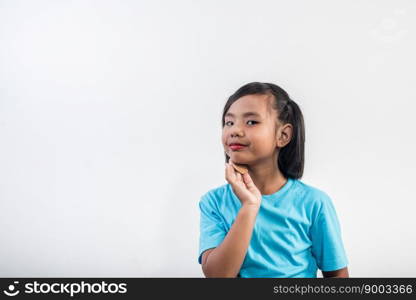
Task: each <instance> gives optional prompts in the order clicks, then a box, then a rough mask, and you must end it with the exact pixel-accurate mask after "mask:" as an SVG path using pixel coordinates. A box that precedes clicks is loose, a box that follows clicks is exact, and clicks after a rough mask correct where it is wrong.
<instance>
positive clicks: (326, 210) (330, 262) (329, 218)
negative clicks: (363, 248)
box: [311, 194, 348, 271]
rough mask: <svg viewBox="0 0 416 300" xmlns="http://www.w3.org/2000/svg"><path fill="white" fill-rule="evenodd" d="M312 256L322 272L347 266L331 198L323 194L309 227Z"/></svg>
mask: <svg viewBox="0 0 416 300" xmlns="http://www.w3.org/2000/svg"><path fill="white" fill-rule="evenodd" d="M311 239H312V254H313V256H314V257H315V259H316V262H317V266H318V268H319V269H321V270H322V271H335V270H339V269H342V268H345V267H346V266H347V265H348V260H347V256H346V253H345V249H344V245H343V242H342V237H341V228H340V224H339V221H338V216H337V213H336V211H335V207H334V205H333V203H332V200H331V198H330V197H329V196H328V195H327V194H323V197H322V202H321V206H320V209H319V212H318V215H317V217H316V219H315V220H314V222H313V224H312V227H311Z"/></svg>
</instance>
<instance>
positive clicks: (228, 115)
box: [224, 111, 261, 117]
mask: <svg viewBox="0 0 416 300" xmlns="http://www.w3.org/2000/svg"><path fill="white" fill-rule="evenodd" d="M249 116H255V117H261V115H260V114H258V113H256V112H253V111H248V112H246V113H244V114H243V117H249ZM224 117H235V115H234V114H232V113H226V114H225V116H224Z"/></svg>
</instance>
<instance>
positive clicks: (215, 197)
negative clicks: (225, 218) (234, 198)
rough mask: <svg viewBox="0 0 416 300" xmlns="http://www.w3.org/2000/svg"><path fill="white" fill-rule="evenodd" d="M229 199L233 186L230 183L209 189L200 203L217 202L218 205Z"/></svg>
mask: <svg viewBox="0 0 416 300" xmlns="http://www.w3.org/2000/svg"><path fill="white" fill-rule="evenodd" d="M228 197H231V185H230V184H229V183H227V184H223V185H221V186H218V187H214V188H211V189H209V190H208V191H207V192H205V193H204V194H203V195H202V196H201V198H200V202H210V203H211V204H213V203H214V202H216V203H217V204H218V203H219V202H221V201H224V200H225V199H227V198H228Z"/></svg>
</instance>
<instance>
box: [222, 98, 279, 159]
mask: <svg viewBox="0 0 416 300" xmlns="http://www.w3.org/2000/svg"><path fill="white" fill-rule="evenodd" d="M272 101H273V97H272V96H270V95H246V96H243V97H241V98H240V99H238V100H237V101H235V102H234V103H233V104H232V105H231V106H230V108H229V109H228V111H227V113H226V114H225V117H224V127H223V130H222V144H223V146H224V151H225V153H227V155H228V156H229V157H230V158H231V160H232V161H234V162H236V163H241V164H248V165H250V164H253V163H254V162H255V161H261V160H263V161H264V160H269V159H270V158H273V159H276V158H277V156H276V154H277V152H276V150H277V149H276V147H277V146H278V145H279V142H278V141H279V139H278V138H279V133H280V130H277V127H278V126H277V125H278V124H280V123H279V121H278V120H277V112H276V110H274V109H273V108H272ZM232 143H239V144H243V145H245V146H244V147H242V148H235V147H232V146H231V144H232Z"/></svg>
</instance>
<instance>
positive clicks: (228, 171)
mask: <svg viewBox="0 0 416 300" xmlns="http://www.w3.org/2000/svg"><path fill="white" fill-rule="evenodd" d="M225 178H226V179H227V181H228V182H229V183H234V182H235V172H234V171H233V168H232V167H231V165H230V164H227V163H226V164H225Z"/></svg>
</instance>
